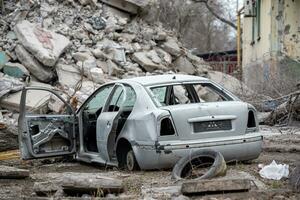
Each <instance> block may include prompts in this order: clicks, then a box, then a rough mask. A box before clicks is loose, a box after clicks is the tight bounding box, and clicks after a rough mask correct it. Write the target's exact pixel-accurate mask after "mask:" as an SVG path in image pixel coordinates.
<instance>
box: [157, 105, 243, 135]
mask: <svg viewBox="0 0 300 200" xmlns="http://www.w3.org/2000/svg"><path fill="white" fill-rule="evenodd" d="M163 109H166V110H168V111H169V112H170V114H171V116H172V119H173V121H174V125H175V128H176V131H177V134H178V136H179V139H191V140H192V139H202V138H203V139H206V138H214V137H227V136H237V135H242V134H245V132H246V126H247V116H248V106H247V104H246V103H243V102H240V101H226V102H210V103H195V104H184V105H175V106H167V107H164V108H163Z"/></svg>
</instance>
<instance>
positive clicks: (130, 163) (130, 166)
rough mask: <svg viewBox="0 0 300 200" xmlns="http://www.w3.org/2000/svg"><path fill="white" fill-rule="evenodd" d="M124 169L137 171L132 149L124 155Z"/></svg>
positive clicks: (137, 167)
mask: <svg viewBox="0 0 300 200" xmlns="http://www.w3.org/2000/svg"><path fill="white" fill-rule="evenodd" d="M126 169H127V170H129V171H134V170H138V169H139V166H138V163H137V161H136V159H135V155H134V152H133V150H132V149H130V150H129V151H128V152H127V154H126Z"/></svg>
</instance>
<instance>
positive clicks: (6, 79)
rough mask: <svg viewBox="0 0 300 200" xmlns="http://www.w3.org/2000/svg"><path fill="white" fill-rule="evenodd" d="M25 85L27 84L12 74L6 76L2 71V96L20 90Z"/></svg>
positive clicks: (0, 79)
mask: <svg viewBox="0 0 300 200" xmlns="http://www.w3.org/2000/svg"><path fill="white" fill-rule="evenodd" d="M24 86H25V84H24V83H23V82H21V81H19V80H18V79H16V78H13V77H10V76H4V75H3V74H2V73H0V98H2V97H4V95H7V94H9V93H10V92H17V91H20V90H22V89H23V87H24ZM0 102H1V101H0ZM1 106H2V105H1Z"/></svg>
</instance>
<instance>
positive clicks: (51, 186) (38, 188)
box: [33, 181, 61, 196]
mask: <svg viewBox="0 0 300 200" xmlns="http://www.w3.org/2000/svg"><path fill="white" fill-rule="evenodd" d="M60 188H61V186H60V184H59V181H45V182H35V183H34V185H33V191H34V192H35V193H36V194H37V195H38V196H49V195H53V194H55V192H56V191H58V190H60Z"/></svg>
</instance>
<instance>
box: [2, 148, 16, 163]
mask: <svg viewBox="0 0 300 200" xmlns="http://www.w3.org/2000/svg"><path fill="white" fill-rule="evenodd" d="M19 158H20V151H19V150H18V149H16V150H10V151H3V152H0V161H1V160H13V159H19Z"/></svg>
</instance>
